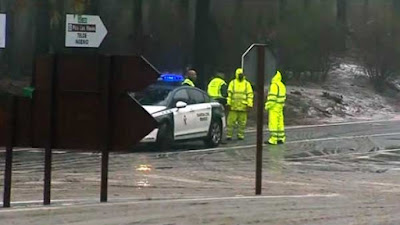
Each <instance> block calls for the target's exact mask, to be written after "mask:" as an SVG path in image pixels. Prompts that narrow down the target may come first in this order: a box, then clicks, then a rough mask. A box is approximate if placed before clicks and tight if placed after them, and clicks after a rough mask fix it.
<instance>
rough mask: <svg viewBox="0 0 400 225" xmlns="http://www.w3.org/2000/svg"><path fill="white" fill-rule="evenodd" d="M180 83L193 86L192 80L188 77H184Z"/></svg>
mask: <svg viewBox="0 0 400 225" xmlns="http://www.w3.org/2000/svg"><path fill="white" fill-rule="evenodd" d="M182 85H188V86H192V87H195V85H194V83H193V81H192V80H190V79H189V78H186V79H185V80H184V81H183V82H182Z"/></svg>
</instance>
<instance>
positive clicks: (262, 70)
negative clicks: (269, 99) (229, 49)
mask: <svg viewBox="0 0 400 225" xmlns="http://www.w3.org/2000/svg"><path fill="white" fill-rule="evenodd" d="M242 68H243V72H244V74H245V75H246V77H247V78H248V79H249V80H250V81H251V82H252V83H253V84H254V83H256V85H257V86H256V91H257V151H256V195H261V190H262V162H263V160H262V151H263V125H264V121H263V120H264V117H263V115H264V100H265V94H264V84H265V80H266V78H268V77H272V75H274V74H275V72H276V60H275V57H274V55H273V54H272V52H271V51H270V50H269V49H268V48H267V46H266V45H265V44H253V45H251V46H250V47H249V48H248V49H247V51H246V52H245V53H244V54H243V56H242ZM267 80H268V81H269V80H270V79H267Z"/></svg>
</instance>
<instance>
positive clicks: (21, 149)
mask: <svg viewBox="0 0 400 225" xmlns="http://www.w3.org/2000/svg"><path fill="white" fill-rule="evenodd" d="M384 122H400V119H390V120H370V121H357V122H345V123H332V124H329V123H328V124H319V125H301V126H288V127H287V128H286V130H293V129H303V128H317V127H332V126H345V125H356V124H374V123H384ZM265 131H268V129H267V130H265ZM255 132H257V130H255V129H249V130H246V133H255ZM288 143H289V142H288ZM251 146H253V145H251ZM242 147H245V148H246V147H247V146H242ZM234 148H235V147H234ZM204 150H205V151H210V149H204ZM23 151H29V152H34V153H42V152H44V150H43V149H37V148H16V149H13V152H23ZM196 151H197V152H199V151H201V150H196ZM186 152H190V151H186ZM0 153H5V150H4V149H1V150H0ZM53 153H55V154H66V153H67V152H66V151H58V150H54V151H53ZM76 153H78V154H82V155H96V154H97V155H99V153H97V152H93V153H92V152H79V151H76Z"/></svg>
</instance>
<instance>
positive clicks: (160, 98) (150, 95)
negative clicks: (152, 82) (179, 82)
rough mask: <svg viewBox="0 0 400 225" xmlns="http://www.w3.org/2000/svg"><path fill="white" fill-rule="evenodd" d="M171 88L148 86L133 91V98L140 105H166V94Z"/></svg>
mask: <svg viewBox="0 0 400 225" xmlns="http://www.w3.org/2000/svg"><path fill="white" fill-rule="evenodd" d="M171 92H172V89H164V88H160V87H156V86H150V87H149V88H147V89H145V90H144V91H142V92H139V93H135V95H134V96H135V99H136V100H138V102H139V103H140V104H142V105H157V106H167V104H168V101H167V99H168V96H169V95H170V94H171Z"/></svg>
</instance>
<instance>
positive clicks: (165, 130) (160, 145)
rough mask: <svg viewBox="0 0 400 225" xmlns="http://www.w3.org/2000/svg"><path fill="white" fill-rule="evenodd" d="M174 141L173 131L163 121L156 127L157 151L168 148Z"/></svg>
mask: <svg viewBox="0 0 400 225" xmlns="http://www.w3.org/2000/svg"><path fill="white" fill-rule="evenodd" d="M173 142H174V132H173V130H172V127H171V126H170V125H169V124H168V123H163V124H161V126H160V127H159V128H158V134H157V141H156V147H157V150H159V151H165V150H168V149H169V148H170V147H171V145H172V143H173Z"/></svg>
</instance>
